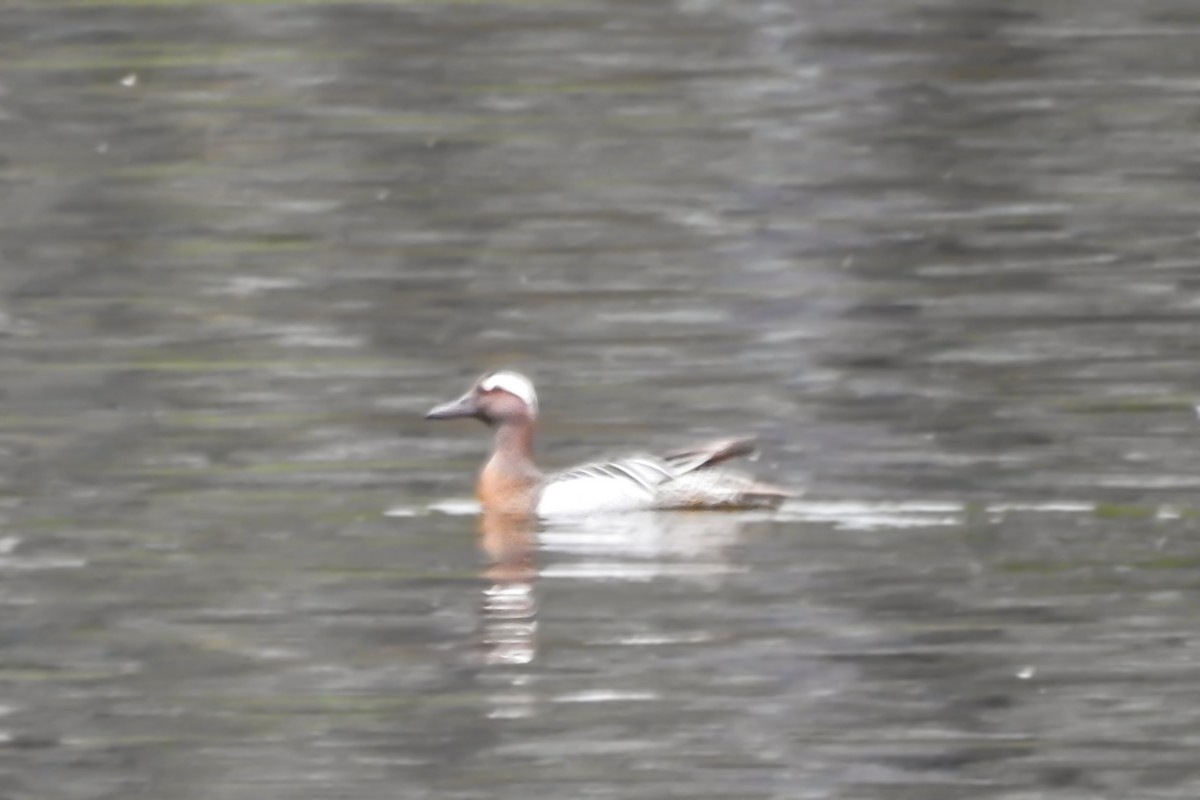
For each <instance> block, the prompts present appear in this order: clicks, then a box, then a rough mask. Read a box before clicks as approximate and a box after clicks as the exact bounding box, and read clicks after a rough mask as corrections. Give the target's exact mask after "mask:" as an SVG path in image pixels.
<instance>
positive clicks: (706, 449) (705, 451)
mask: <svg viewBox="0 0 1200 800" xmlns="http://www.w3.org/2000/svg"><path fill="white" fill-rule="evenodd" d="M757 450H758V442H757V440H756V439H755V438H754V437H753V436H739V437H736V438H732V439H717V440H716V441H713V442H708V443H707V444H702V445H697V446H696V447H690V448H688V449H687V450H677V451H676V452H674V453H667V454H666V455H664V456H663V457H662V460H663V461H664V462H666V463H667V464H669V465H670V467H671V468H672V469H673V470H675V471H677V473H678V474H680V475H686V474H687V473H689V472H694V471H695V470H698V469H706V468H708V467H713V466H716V465H717V464H721V463H723V462H725V461H729V460H730V459H734V458H741V457H742V456H750V455H754V453H755V452H757Z"/></svg>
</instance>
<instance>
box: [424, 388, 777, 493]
mask: <svg viewBox="0 0 1200 800" xmlns="http://www.w3.org/2000/svg"><path fill="white" fill-rule="evenodd" d="M537 412H538V402H537V394H536V393H535V392H534V390H533V384H532V383H531V382H530V381H529V379H528V378H526V377H525V376H524V375H519V374H517V373H515V372H494V373H492V374H490V375H485V376H484V377H482V378H480V379H479V380H478V381H476V382H475V384H474V385H473V386H472V387H471V388H470V389H469V390H468V391H467V393H466V394H464V395H463V396H462V397H460V398H458V399H457V400H452V401H451V402H449V403H443V404H442V405H439V406H436V407H434V408H432V409H430V411H429V413H427V414H426V415H425V417H426V419H454V418H458V417H474V418H476V419H479V420H482V421H483V422H485V423H487V424H488V425H489V426H491V427H492V428H494V429H495V431H496V439H495V445H494V447H493V450H492V456H491V458H490V459H489V460H488V462H487V465H486V466H485V467H484V468H483V472H482V473H481V474H480V476H479V484H478V487H477V489H478V494H479V499H480V501H481V502H482V503H483V507H484V508H485V509H490V510H499V511H506V512H509V513H516V514H525V515H530V514H538V515H540V516H561V515H579V514H591V513H603V512H615V511H651V510H666V509H715V508H774V507H776V506H778V505H779V504H780V503H782V502H783V500H784V499H785V498H787V497H789V496H790V495H791V492H788V491H786V490H784V489H780V488H779V487H776V486H770V485H768V484H764V483H759V482H757V481H755V480H754V479H753V478H751V477H749V476H746V475H743V474H740V473H737V472H731V471H729V470H727V469H725V468H724V467H723V466H722V465H723V464H724V463H725V462H726V461H729V460H731V459H734V458H737V457H740V456H745V455H749V454H751V453H753V452H754V441H753V440H752V439H726V440H722V441H718V442H712V443H710V444H707V445H703V446H700V447H696V448H692V449H689V450H682V451H679V452H676V453H670V454H668V455H664V456H650V455H639V456H631V457H628V458H622V459H618V460H615V461H608V462H597V463H595V464H585V465H583V466H580V467H576V468H574V469H571V470H568V471H566V472H563V473H559V474H557V475H552V476H545V475H543V474H542V473H541V472H540V471H539V470H538V468H537V467H536V466H535V465H534V463H533V431H534V427H535V421H536V419H537Z"/></svg>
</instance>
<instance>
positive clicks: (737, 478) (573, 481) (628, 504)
mask: <svg viewBox="0 0 1200 800" xmlns="http://www.w3.org/2000/svg"><path fill="white" fill-rule="evenodd" d="M753 451H754V440H753V439H727V440H722V441H719V442H714V443H712V444H709V445H705V446H702V447H697V448H693V449H690V450H683V451H679V452H676V453H671V454H668V455H666V456H661V457H659V456H648V455H638V456H630V457H628V458H622V459H617V460H613V461H604V462H596V463H594V464H585V465H583V466H580V467H576V468H574V469H571V470H568V471H566V472H563V473H560V474H558V475H555V476H552V477H551V478H549V479H548V480H547V481H546V482H545V484H544V485H543V487H542V491H541V495H540V496H539V498H538V502H537V513H538V514H540V515H542V516H565V515H577V514H593V513H612V512H623V511H648V510H654V509H659V510H665V509H701V508H763V507H775V506H778V505H779V504H780V503H781V502H783V500H784V498H786V497H788V496H789V495H790V493H789V492H786V491H784V490H782V489H778V488H777V487H773V486H768V485H766V484H761V483H758V482H756V481H754V480H753V479H751V478H749V477H747V476H745V475H743V474H741V473H738V472H732V471H730V470H726V469H721V468H717V465H720V464H721V463H723V462H724V461H727V460H728V459H730V458H734V457H737V456H741V455H746V454H749V453H752V452H753Z"/></svg>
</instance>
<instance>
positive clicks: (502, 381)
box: [479, 370, 538, 414]
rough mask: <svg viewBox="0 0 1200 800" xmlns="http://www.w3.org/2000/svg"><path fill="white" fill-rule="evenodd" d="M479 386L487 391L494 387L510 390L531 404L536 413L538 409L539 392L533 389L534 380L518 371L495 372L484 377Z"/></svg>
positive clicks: (510, 392)
mask: <svg viewBox="0 0 1200 800" xmlns="http://www.w3.org/2000/svg"><path fill="white" fill-rule="evenodd" d="M479 387H480V388H481V389H483V390H484V391H485V392H490V391H492V390H493V389H499V390H500V391H503V392H508V393H509V394H511V395H513V396H514V397H518V398H520V399H521V400H523V401H524V402H525V405H527V406H529V408H530V410H531V411H533V413H534V414H536V413H537V410H538V401H537V393H536V392H535V391H534V390H533V382H532V381H530V380H529V378H526V377H525V376H524V375H522V374H520V373H518V372H509V371H507V370H503V371H501V372H494V373H492V374H491V375H489V376H487V377H486V378H484V379H483V380H482V381H481V382H480V384H479Z"/></svg>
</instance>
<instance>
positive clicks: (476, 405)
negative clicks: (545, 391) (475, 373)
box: [425, 370, 538, 425]
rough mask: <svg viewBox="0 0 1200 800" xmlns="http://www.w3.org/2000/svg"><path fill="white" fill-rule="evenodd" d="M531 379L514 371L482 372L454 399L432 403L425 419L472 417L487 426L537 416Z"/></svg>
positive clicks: (530, 418) (526, 419)
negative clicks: (439, 403)
mask: <svg viewBox="0 0 1200 800" xmlns="http://www.w3.org/2000/svg"><path fill="white" fill-rule="evenodd" d="M537 410H538V402H537V394H536V393H535V392H534V391H533V382H532V381H530V380H529V378H526V377H525V376H524V375H522V374H520V373H518V372H509V371H507V370H501V371H500V372H491V373H488V374H487V375H484V376H483V377H482V378H480V379H479V380H477V381H475V384H474V385H473V386H472V387H471V388H470V389H468V390H467V393H466V394H464V395H463V396H462V397H460V398H458V399H457V400H451V401H450V402H449V403H442V404H441V405H439V406H434V407H433V408H431V409H429V411H428V412H427V413H426V414H425V419H458V418H460V417H474V418H475V419H478V420H482V421H483V422H486V423H487V424H488V425H501V424H503V423H506V422H521V421H525V422H528V421H532V420H534V419H536V418H537Z"/></svg>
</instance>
